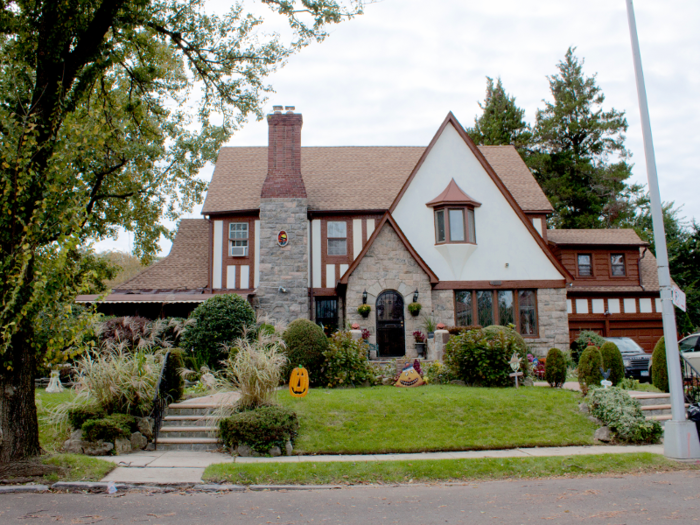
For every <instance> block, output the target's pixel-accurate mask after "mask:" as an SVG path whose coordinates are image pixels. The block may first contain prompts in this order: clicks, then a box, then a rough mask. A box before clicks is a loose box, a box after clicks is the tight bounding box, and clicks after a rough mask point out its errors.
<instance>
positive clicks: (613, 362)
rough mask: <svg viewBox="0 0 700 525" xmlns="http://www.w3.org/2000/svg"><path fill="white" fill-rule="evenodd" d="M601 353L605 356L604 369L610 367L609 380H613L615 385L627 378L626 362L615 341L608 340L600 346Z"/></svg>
mask: <svg viewBox="0 0 700 525" xmlns="http://www.w3.org/2000/svg"><path fill="white" fill-rule="evenodd" d="M600 355H601V356H602V357H603V370H608V369H610V377H608V381H612V384H613V386H617V384H618V383H619V382H620V381H622V380H623V379H624V378H625V363H623V362H622V354H621V353H620V350H619V349H618V348H617V345H616V344H615V343H612V342H610V341H606V342H605V344H603V346H601V347H600Z"/></svg>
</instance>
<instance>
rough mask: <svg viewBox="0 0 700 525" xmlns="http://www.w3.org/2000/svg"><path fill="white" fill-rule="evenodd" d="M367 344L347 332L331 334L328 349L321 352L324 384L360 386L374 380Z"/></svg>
mask: <svg viewBox="0 0 700 525" xmlns="http://www.w3.org/2000/svg"><path fill="white" fill-rule="evenodd" d="M367 350H368V346H367V344H366V343H365V342H364V341H363V340H362V339H355V340H353V338H352V335H351V334H350V333H349V332H336V333H334V334H333V335H332V336H331V340H330V345H329V348H328V350H326V351H325V352H323V357H324V358H325V363H324V365H323V379H324V381H323V382H324V384H325V386H328V387H330V388H333V387H339V386H349V385H353V386H360V385H362V384H364V383H367V382H369V383H370V384H371V383H372V382H373V381H374V369H373V368H372V365H370V363H369V360H368V359H367ZM419 373H420V372H419Z"/></svg>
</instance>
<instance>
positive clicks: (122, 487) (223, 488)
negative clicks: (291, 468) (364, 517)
mask: <svg viewBox="0 0 700 525" xmlns="http://www.w3.org/2000/svg"><path fill="white" fill-rule="evenodd" d="M109 485H110V483H103V482H90V481H59V482H57V483H54V484H53V485H51V490H55V491H61V492H95V493H106V492H107V491H108V486H109ZM113 486H114V488H116V489H117V492H128V491H131V490H138V491H144V490H148V491H159V492H177V491H179V490H193V491H198V492H262V491H289V490H333V489H340V488H342V487H341V486H340V485H230V484H216V483H211V484H195V483H161V484H159V483H148V484H146V483H143V484H140V483H115V484H114V485H113ZM40 487H41V488H40ZM3 488H4V489H6V490H4V491H3V490H2V489H3ZM12 488H14V489H18V490H14V491H12V490H7V489H12ZM48 490H49V487H47V486H46V485H15V486H12V487H0V494H1V493H2V492H46V491H48Z"/></svg>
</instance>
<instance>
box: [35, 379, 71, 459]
mask: <svg viewBox="0 0 700 525" xmlns="http://www.w3.org/2000/svg"><path fill="white" fill-rule="evenodd" d="M34 395H35V400H36V412H37V416H38V418H39V443H41V448H43V449H44V450H45V451H46V452H48V453H50V454H52V453H55V452H57V451H59V450H60V449H61V447H62V446H63V442H64V441H65V440H66V439H68V438H69V437H70V433H69V432H68V431H67V430H66V429H61V428H58V427H56V426H54V425H52V424H50V423H49V422H48V421H46V416H47V415H48V413H49V411H50V410H51V409H52V408H54V407H55V406H56V405H60V404H61V403H65V402H67V401H70V400H71V399H73V397H74V396H75V394H74V393H73V391H72V390H71V389H69V388H66V389H65V390H64V391H63V392H59V393H56V394H51V393H48V392H46V390H44V389H43V388H37V389H36V390H35V391H34Z"/></svg>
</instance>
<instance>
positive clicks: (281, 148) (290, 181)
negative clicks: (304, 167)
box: [260, 106, 306, 199]
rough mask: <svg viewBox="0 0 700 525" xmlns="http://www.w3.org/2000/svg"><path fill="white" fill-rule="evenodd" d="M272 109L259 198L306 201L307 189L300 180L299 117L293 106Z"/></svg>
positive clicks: (268, 118)
mask: <svg viewBox="0 0 700 525" xmlns="http://www.w3.org/2000/svg"><path fill="white" fill-rule="evenodd" d="M284 109H285V110H286V113H282V106H273V107H272V110H273V113H272V114H270V115H268V116H267V125H268V146H267V177H266V178H265V182H264V183H263V188H262V192H261V194H260V197H261V198H263V199H281V198H302V199H305V198H306V187H305V186H304V180H303V179H302V178H301V126H302V125H303V122H304V121H303V119H302V117H301V114H300V113H294V106H286V107H285V108H284Z"/></svg>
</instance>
